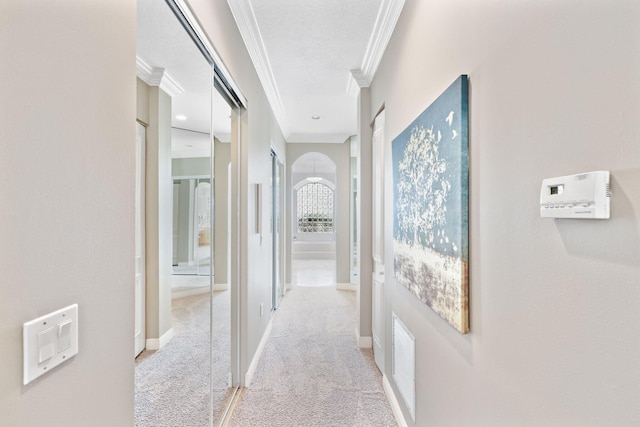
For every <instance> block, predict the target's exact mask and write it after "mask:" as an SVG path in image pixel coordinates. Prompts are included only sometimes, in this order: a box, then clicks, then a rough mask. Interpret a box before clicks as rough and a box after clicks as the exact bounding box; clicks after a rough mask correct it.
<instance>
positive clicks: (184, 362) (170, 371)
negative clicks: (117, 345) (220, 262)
mask: <svg viewBox="0 0 640 427" xmlns="http://www.w3.org/2000/svg"><path fill="white" fill-rule="evenodd" d="M209 307H210V304H209V294H201V295H196V296H190V297H185V298H178V299H175V300H173V301H172V310H171V314H172V326H173V330H174V337H173V339H172V340H171V341H170V342H169V343H167V345H165V346H164V347H163V348H161V349H160V350H158V351H146V350H145V351H143V352H142V353H141V354H140V356H138V358H137V359H136V369H135V425H136V426H138V427H187V426H188V427H200V426H209V418H210V415H209V412H210V404H209V401H210V400H209V399H210V394H209V390H211V398H212V400H213V413H214V419H216V420H217V419H219V418H220V417H221V416H222V412H223V410H224V409H225V408H226V406H227V403H228V400H229V399H230V397H231V389H229V388H228V379H229V372H231V366H230V360H231V357H230V348H231V344H230V336H231V335H230V334H231V326H230V302H229V291H224V292H214V295H213V311H214V318H215V319H216V321H215V322H214V325H213V328H212V329H213V331H212V334H213V352H212V357H213V360H214V363H213V371H212V372H211V381H210V373H209V371H210V361H209V360H210V359H209V355H210V354H211V353H210V350H209V348H210V346H209V343H210V342H211V339H210V332H209V331H210V328H209V323H210V322H209V316H210V310H209ZM210 382H211V385H210Z"/></svg>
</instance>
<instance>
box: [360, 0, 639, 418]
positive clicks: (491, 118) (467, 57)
mask: <svg viewBox="0 0 640 427" xmlns="http://www.w3.org/2000/svg"><path fill="white" fill-rule="evenodd" d="M463 73H464V74H468V75H469V79H470V282H471V284H470V312H471V318H470V320H471V333H470V334H468V335H460V334H459V333H458V332H457V331H456V330H454V329H453V328H452V327H450V326H449V325H447V324H446V323H445V322H444V321H443V320H442V319H441V318H440V317H439V316H438V315H437V314H435V313H434V312H432V311H431V310H430V309H429V308H428V307H427V306H426V305H424V304H422V303H421V302H420V301H418V300H417V299H416V298H415V297H414V296H413V295H412V294H410V293H409V292H408V291H407V290H405V289H404V288H402V287H401V286H400V285H398V284H397V283H396V282H395V280H394V279H393V265H392V262H391V261H392V259H393V257H392V250H391V242H392V235H391V231H392V227H391V224H392V216H391V210H392V203H391V201H390V199H388V200H389V202H388V203H387V205H386V208H387V209H386V219H387V224H389V225H388V226H387V228H386V230H388V233H387V236H386V242H387V247H386V260H387V266H386V269H387V275H386V277H387V283H386V291H387V294H386V301H387V312H386V317H387V322H386V323H387V331H386V332H387V333H386V336H387V337H390V328H389V326H390V313H391V310H393V311H395V312H396V313H398V315H399V316H400V318H401V319H402V321H403V322H404V323H405V324H406V325H407V326H408V328H409V329H410V330H411V331H412V332H413V334H414V335H415V337H416V360H417V361H418V363H417V367H416V372H417V378H416V390H417V394H416V407H417V410H416V423H415V425H420V426H425V425H431V426H462V425H465V426H468V425H491V426H503V425H504V426H510V425H548V426H551V425H556V426H588V425H592V426H603V425H635V424H637V423H638V419H640V406H639V405H638V404H637V403H638V396H640V364H638V360H640V340H638V339H637V337H638V336H639V335H640V322H638V301H640V286H639V282H638V277H640V231H639V228H640V144H639V143H638V139H639V137H640V121H639V120H638V117H640V101H639V100H640V84H639V83H638V75H640V3H638V2H636V1H631V0H624V1H618V2H615V4H613V3H611V2H605V1H602V0H584V1H572V2H569V1H565V2H513V1H508V0H503V1H491V2H489V1H481V2H478V1H449V0H434V1H429V2H424V1H420V0H407V2H406V5H405V7H404V10H403V13H402V15H401V17H400V20H399V22H398V25H397V27H396V31H395V34H394V35H393V37H392V39H391V42H390V44H389V46H388V48H387V53H386V55H385V57H384V59H383V62H382V64H381V66H380V68H379V70H378V73H377V76H376V77H375V80H374V82H373V85H372V87H371V96H372V99H371V111H377V110H378V108H379V107H380V106H381V105H382V103H385V105H386V110H385V111H386V134H385V136H386V138H387V141H388V142H387V144H388V145H387V150H386V154H387V165H386V167H387V177H388V178H387V186H386V188H387V194H392V193H391V188H392V187H391V182H390V178H391V163H390V160H389V158H390V141H391V140H392V139H393V138H394V137H395V136H396V135H398V134H399V133H400V132H401V131H402V130H403V129H404V128H405V127H406V126H408V125H409V124H410V123H411V121H412V120H413V119H414V118H415V117H416V116H417V115H418V114H419V113H420V112H422V111H423V110H424V108H426V107H427V106H428V105H429V104H430V103H431V102H432V101H433V100H434V99H435V98H436V97H437V96H438V95H439V94H440V93H441V92H442V91H443V90H444V89H445V88H447V86H448V85H449V84H450V83H451V82H453V80H454V79H455V78H456V77H458V76H459V75H460V74H463ZM597 169H606V170H610V171H611V174H612V193H613V196H612V217H611V219H610V220H605V221H597V220H552V219H541V218H540V216H539V207H538V196H539V189H540V183H541V180H542V179H543V178H545V177H553V176H559V175H566V174H573V173H579V172H585V171H590V170H597ZM386 352H387V354H388V355H390V354H391V349H390V342H387V345H386ZM386 360H387V364H386V370H385V374H386V375H387V376H388V377H389V378H391V371H390V363H391V357H387V359H386ZM391 381H392V380H391ZM398 399H399V400H401V398H400V397H399V395H398ZM405 418H406V419H407V420H408V421H409V425H411V424H412V423H411V420H410V417H409V416H408V413H407V412H406V411H405Z"/></svg>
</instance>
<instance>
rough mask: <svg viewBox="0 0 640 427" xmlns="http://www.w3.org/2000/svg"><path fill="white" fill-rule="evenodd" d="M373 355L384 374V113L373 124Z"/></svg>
mask: <svg viewBox="0 0 640 427" xmlns="http://www.w3.org/2000/svg"><path fill="white" fill-rule="evenodd" d="M371 148H372V154H373V158H372V175H373V176H372V180H373V181H372V184H373V186H372V187H373V188H372V190H373V212H372V214H373V218H372V225H373V227H372V228H373V230H372V241H373V276H372V277H373V279H372V281H373V283H372V286H373V298H372V313H373V314H372V315H373V319H372V335H373V355H374V358H375V361H376V365H378V369H380V371H381V372H384V348H385V341H384V340H385V337H384V324H385V323H384V310H385V308H384V111H382V112H381V113H380V114H379V115H378V116H377V117H376V119H375V121H374V123H373V140H372V147H371Z"/></svg>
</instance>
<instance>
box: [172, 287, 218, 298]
mask: <svg viewBox="0 0 640 427" xmlns="http://www.w3.org/2000/svg"><path fill="white" fill-rule="evenodd" d="M228 289H229V285H228V284H227V283H216V284H215V285H213V290H214V292H215V291H226V290H228ZM208 292H209V286H198V287H191V288H177V289H173V290H172V291H171V299H177V298H184V297H190V296H193V295H200V294H206V293H208Z"/></svg>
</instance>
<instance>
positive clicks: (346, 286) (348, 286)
mask: <svg viewBox="0 0 640 427" xmlns="http://www.w3.org/2000/svg"><path fill="white" fill-rule="evenodd" d="M336 289H337V290H339V291H352V292H356V291H357V290H358V285H356V284H353V283H336Z"/></svg>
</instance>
